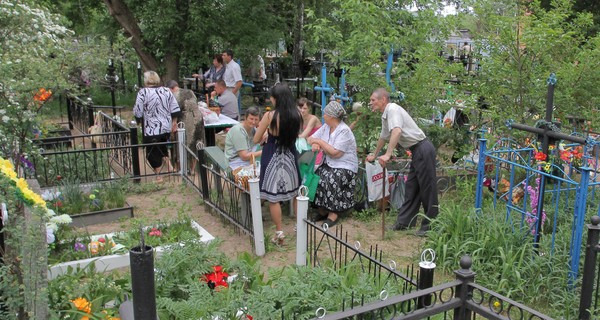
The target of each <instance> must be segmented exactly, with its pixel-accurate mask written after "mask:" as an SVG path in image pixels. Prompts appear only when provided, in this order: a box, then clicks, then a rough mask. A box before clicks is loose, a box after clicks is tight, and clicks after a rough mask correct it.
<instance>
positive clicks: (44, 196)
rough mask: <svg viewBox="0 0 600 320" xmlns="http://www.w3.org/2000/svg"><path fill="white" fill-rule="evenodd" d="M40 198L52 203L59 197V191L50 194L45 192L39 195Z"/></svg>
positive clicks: (48, 191) (47, 191)
mask: <svg viewBox="0 0 600 320" xmlns="http://www.w3.org/2000/svg"><path fill="white" fill-rule="evenodd" d="M41 196H42V199H44V200H45V201H52V200H54V199H56V198H58V197H60V191H56V192H52V191H50V190H46V191H44V192H43V193H42V194H41Z"/></svg>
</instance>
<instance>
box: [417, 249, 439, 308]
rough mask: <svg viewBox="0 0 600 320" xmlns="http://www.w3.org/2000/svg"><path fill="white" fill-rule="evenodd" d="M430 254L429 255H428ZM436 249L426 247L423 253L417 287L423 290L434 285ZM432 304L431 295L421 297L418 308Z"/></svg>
mask: <svg viewBox="0 0 600 320" xmlns="http://www.w3.org/2000/svg"><path fill="white" fill-rule="evenodd" d="M428 255H429V257H428ZM434 260H435V251H433V249H425V250H423V252H422V253H421V261H420V262H419V283H417V289H418V290H423V289H427V288H431V287H433V273H434V271H435V266H436V265H435V263H434V262H433V261H434ZM429 306H431V295H427V296H423V297H419V300H418V302H417V308H419V309H421V308H424V307H429Z"/></svg>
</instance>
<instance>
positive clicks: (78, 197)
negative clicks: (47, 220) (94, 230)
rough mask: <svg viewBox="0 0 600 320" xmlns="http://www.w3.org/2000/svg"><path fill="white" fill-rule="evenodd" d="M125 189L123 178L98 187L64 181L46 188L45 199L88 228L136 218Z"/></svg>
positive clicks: (77, 225) (79, 224)
mask: <svg viewBox="0 0 600 320" xmlns="http://www.w3.org/2000/svg"><path fill="white" fill-rule="evenodd" d="M125 189H126V186H125V185H124V183H121V182H119V181H117V182H109V183H104V184H102V185H94V186H89V185H87V186H85V185H83V186H81V185H79V184H77V183H69V182H62V183H61V185H60V186H59V187H58V188H53V189H47V190H45V191H44V192H43V193H42V198H43V199H44V200H46V201H47V203H48V207H50V208H52V209H53V210H54V211H55V212H57V213H65V214H68V215H70V216H71V218H72V219H73V226H75V227H85V226H89V225H94V224H101V223H108V222H113V221H116V220H119V219H121V218H123V217H126V218H133V208H132V207H131V206H130V205H129V204H128V203H127V201H126V197H125Z"/></svg>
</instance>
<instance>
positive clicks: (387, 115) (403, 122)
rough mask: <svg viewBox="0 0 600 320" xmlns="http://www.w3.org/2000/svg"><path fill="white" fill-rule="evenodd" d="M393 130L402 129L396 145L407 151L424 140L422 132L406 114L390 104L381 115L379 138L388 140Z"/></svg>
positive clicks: (395, 105) (398, 107)
mask: <svg viewBox="0 0 600 320" xmlns="http://www.w3.org/2000/svg"><path fill="white" fill-rule="evenodd" d="M394 128H400V129H402V133H401V134H400V139H399V140H398V143H399V144H400V146H402V148H404V149H408V148H410V147H412V146H413V145H415V144H416V143H418V142H419V141H421V140H423V139H425V138H426V136H425V133H424V132H423V130H421V128H419V126H417V124H416V123H415V120H413V118H412V117H411V116H410V115H409V114H408V112H406V110H404V108H402V107H401V106H399V105H397V104H395V103H391V102H390V103H388V105H387V106H386V107H385V110H384V111H383V114H382V115H381V134H380V137H381V138H382V139H384V140H390V136H391V131H392V129H394Z"/></svg>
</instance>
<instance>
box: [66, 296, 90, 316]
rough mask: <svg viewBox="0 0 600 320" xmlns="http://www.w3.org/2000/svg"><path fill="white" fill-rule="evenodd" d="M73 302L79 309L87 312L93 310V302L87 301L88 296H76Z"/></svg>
mask: <svg viewBox="0 0 600 320" xmlns="http://www.w3.org/2000/svg"><path fill="white" fill-rule="evenodd" d="M71 302H73V304H74V305H75V308H77V310H79V311H83V312H85V313H91V312H92V303H91V302H89V301H87V299H86V298H81V297H80V298H75V299H73V300H71Z"/></svg>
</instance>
